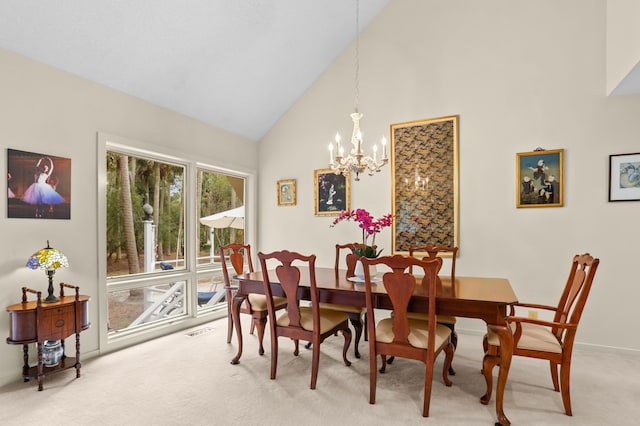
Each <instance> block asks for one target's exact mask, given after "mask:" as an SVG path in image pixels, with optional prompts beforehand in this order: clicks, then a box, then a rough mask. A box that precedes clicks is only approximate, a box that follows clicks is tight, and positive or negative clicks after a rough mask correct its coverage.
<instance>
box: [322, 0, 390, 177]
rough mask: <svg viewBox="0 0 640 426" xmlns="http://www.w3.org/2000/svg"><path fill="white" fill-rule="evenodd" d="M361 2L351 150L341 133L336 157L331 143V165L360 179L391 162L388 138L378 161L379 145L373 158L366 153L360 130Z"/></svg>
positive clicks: (357, 36) (344, 174) (357, 29)
mask: <svg viewBox="0 0 640 426" xmlns="http://www.w3.org/2000/svg"><path fill="white" fill-rule="evenodd" d="M359 74H360V2H359V1H358V0H356V78H355V81H356V84H355V102H354V104H355V112H353V113H352V114H351V120H352V121H353V132H352V133H351V145H352V147H351V151H350V153H349V155H347V156H346V157H345V155H344V147H343V146H342V145H341V144H340V142H341V139H340V134H339V133H336V138H335V145H336V146H335V149H336V153H335V157H334V155H333V149H334V147H333V143H329V166H330V167H331V170H333V171H334V172H335V173H336V174H339V173H342V175H343V176H346V175H347V174H348V173H349V172H353V173H355V175H356V179H355V180H357V181H358V180H360V173H364V172H365V171H366V172H367V173H368V174H369V176H372V175H373V173H374V172H379V171H380V167H382V166H384V165H385V164H387V163H388V162H389V157H388V156H387V139H386V138H385V137H384V136H383V137H382V158H381V159H380V161H378V158H377V157H378V155H377V151H378V147H377V146H376V145H375V144H374V145H373V158H371V157H369V156H365V155H364V151H363V150H362V132H361V131H360V120H361V119H362V117H363V115H364V114H362V113H361V112H359V111H358V95H359V91H360V82H359Z"/></svg>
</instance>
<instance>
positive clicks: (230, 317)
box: [227, 297, 233, 343]
mask: <svg viewBox="0 0 640 426" xmlns="http://www.w3.org/2000/svg"><path fill="white" fill-rule="evenodd" d="M232 334H233V315H232V314H231V299H230V298H229V297H227V343H231V335H232Z"/></svg>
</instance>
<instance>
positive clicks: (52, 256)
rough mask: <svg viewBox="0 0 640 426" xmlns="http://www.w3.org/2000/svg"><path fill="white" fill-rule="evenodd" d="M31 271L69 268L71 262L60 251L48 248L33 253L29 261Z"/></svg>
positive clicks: (28, 265)
mask: <svg viewBox="0 0 640 426" xmlns="http://www.w3.org/2000/svg"><path fill="white" fill-rule="evenodd" d="M27 267H28V268H29V269H45V270H47V271H50V270H55V269H58V268H67V267H69V260H67V256H65V255H64V253H62V252H61V251H60V250H58V249H55V248H52V247H49V241H48V240H47V246H46V247H45V248H42V249H40V250H38V251H37V252H35V253H33V254H32V255H31V257H29V260H27Z"/></svg>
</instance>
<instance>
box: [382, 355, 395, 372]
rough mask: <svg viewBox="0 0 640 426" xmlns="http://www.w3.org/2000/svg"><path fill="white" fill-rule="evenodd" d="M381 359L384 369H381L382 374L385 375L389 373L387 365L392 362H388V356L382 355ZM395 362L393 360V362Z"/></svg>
mask: <svg viewBox="0 0 640 426" xmlns="http://www.w3.org/2000/svg"><path fill="white" fill-rule="evenodd" d="M391 358H393V357H389V359H391ZM380 359H382V367H380V370H379V371H380V374H384V372H385V371H387V364H391V362H389V361H387V356H386V355H380ZM391 361H392V362H393V360H391Z"/></svg>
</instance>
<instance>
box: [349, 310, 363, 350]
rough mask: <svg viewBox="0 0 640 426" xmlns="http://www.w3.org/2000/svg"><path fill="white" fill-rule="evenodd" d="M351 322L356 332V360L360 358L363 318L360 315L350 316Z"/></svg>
mask: <svg viewBox="0 0 640 426" xmlns="http://www.w3.org/2000/svg"><path fill="white" fill-rule="evenodd" d="M349 320H350V321H351V325H352V326H353V329H354V330H355V332H356V340H355V343H354V348H353V354H354V355H355V356H356V358H360V351H359V350H358V345H359V343H360V338H361V337H362V316H361V315H360V314H349Z"/></svg>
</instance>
